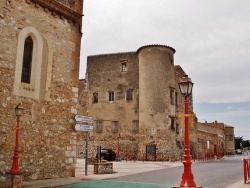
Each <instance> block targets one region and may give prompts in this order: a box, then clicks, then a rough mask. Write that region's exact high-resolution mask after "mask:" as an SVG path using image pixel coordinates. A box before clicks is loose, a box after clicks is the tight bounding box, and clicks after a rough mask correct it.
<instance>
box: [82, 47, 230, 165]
mask: <svg viewBox="0 0 250 188" xmlns="http://www.w3.org/2000/svg"><path fill="white" fill-rule="evenodd" d="M174 53H175V50H174V49H173V48H171V47H169V46H164V45H149V46H143V47H141V48H139V49H138V50H137V51H136V52H125V53H114V54H102V55H93V56H88V58H87V72H86V79H82V80H80V84H81V86H79V87H80V88H81V92H80V93H79V96H81V97H80V98H81V99H80V100H81V101H82V102H81V106H83V111H82V112H83V114H87V111H88V113H89V114H90V116H92V117H93V118H94V124H93V126H94V131H93V133H92V132H91V133H90V142H89V155H90V156H89V157H95V155H96V151H97V150H96V147H97V146H102V147H103V148H111V149H113V150H115V151H117V148H118V142H119V150H120V154H121V155H122V156H123V157H125V158H129V157H131V156H130V155H132V157H134V158H136V159H140V160H144V159H149V160H155V158H154V157H156V158H157V159H156V160H176V159H180V158H181V155H182V151H183V147H184V146H183V145H184V136H183V133H184V117H183V116H181V115H182V114H183V111H184V109H183V106H184V105H183V97H182V96H181V94H180V92H179V88H178V82H179V79H180V78H181V77H183V76H184V75H186V73H185V72H184V70H183V69H182V68H181V67H180V66H179V65H174ZM82 87H84V88H82ZM84 101H85V102H84ZM189 112H190V114H193V115H194V116H190V122H189V123H190V143H191V150H192V155H193V156H194V157H195V156H197V155H198V154H199V153H201V152H209V153H213V154H215V155H218V153H225V152H229V151H230V152H233V151H234V144H233V142H231V140H230V141H229V139H231V137H232V135H234V133H233V132H234V130H233V127H230V126H228V128H226V127H227V126H225V125H224V123H217V122H216V123H199V122H197V118H196V117H195V114H194V113H193V100H192V95H191V96H190V97H189ZM181 117H182V118H181ZM226 135H231V136H226ZM84 139H85V134H82V133H79V134H78V140H79V141H78V157H84V147H83V145H84V143H85V140H84ZM208 144H209V147H208ZM152 148H153V150H154V149H155V150H154V152H155V153H156V155H154V153H153V155H152V153H151V152H148V150H152ZM152 156H153V158H152Z"/></svg>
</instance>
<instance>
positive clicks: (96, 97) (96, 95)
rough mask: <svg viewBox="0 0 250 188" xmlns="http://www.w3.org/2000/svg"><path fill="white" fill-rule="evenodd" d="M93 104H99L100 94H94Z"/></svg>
mask: <svg viewBox="0 0 250 188" xmlns="http://www.w3.org/2000/svg"><path fill="white" fill-rule="evenodd" d="M93 103H98V93H93Z"/></svg>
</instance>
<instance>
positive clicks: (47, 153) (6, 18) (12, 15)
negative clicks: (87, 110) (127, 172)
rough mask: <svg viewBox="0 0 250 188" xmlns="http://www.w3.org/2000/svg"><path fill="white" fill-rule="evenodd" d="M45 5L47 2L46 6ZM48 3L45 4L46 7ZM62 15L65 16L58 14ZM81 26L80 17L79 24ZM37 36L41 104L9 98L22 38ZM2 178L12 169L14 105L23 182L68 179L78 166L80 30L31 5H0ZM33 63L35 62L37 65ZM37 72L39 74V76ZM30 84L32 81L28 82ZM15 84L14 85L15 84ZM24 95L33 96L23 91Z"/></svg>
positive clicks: (22, 0) (24, 98) (17, 95)
mask: <svg viewBox="0 0 250 188" xmlns="http://www.w3.org/2000/svg"><path fill="white" fill-rule="evenodd" d="M44 1H46V0H44ZM46 2H47V1H46ZM62 13H63V11H62ZM79 21H81V17H80V19H79ZM26 28H32V29H30V32H28V33H27V36H28V35H29V34H30V35H31V36H32V37H33V34H32V32H33V31H37V33H38V34H39V36H41V38H42V43H38V44H37V41H34V44H35V45H44V48H43V49H44V51H43V52H40V53H43V54H46V55H45V56H43V57H42V62H43V64H42V67H43V69H44V70H45V74H44V75H43V76H42V77H36V79H39V80H38V81H39V82H40V81H41V82H43V83H45V87H41V88H39V90H40V92H41V95H43V96H42V97H40V98H29V97H27V96H23V95H22V94H21V93H18V92H17V93H15V94H14V93H13V86H14V85H16V86H18V84H19V85H20V86H19V87H23V83H20V82H17V81H16V78H15V72H16V71H20V70H17V69H16V66H17V64H18V63H20V62H21V60H20V59H17V56H16V55H17V53H20V51H19V50H20V49H19V48H18V45H17V43H18V40H19V37H20V35H19V34H20V32H22V31H23V30H24V29H26ZM0 33H1V35H0V41H1V45H0V74H1V78H0V138H1V139H0V178H1V181H4V180H5V179H4V175H5V172H6V171H9V170H10V168H11V166H12V157H13V152H14V143H15V134H16V133H15V126H16V117H15V115H14V108H15V106H16V105H17V104H18V103H21V104H22V106H23V107H24V112H23V114H22V116H21V126H20V139H19V141H20V143H19V157H20V159H19V166H20V168H21V169H22V171H23V172H24V177H25V180H34V179H44V178H57V177H67V176H72V175H73V174H74V173H73V171H74V168H75V163H76V138H77V134H76V132H75V131H74V129H73V128H72V125H73V123H74V120H73V117H74V115H75V114H77V112H78V108H79V105H78V74H79V56H80V38H81V33H80V30H79V25H78V24H75V22H74V21H73V20H70V19H68V18H67V19H66V18H65V17H63V16H62V15H60V12H53V11H51V9H49V7H44V6H42V5H41V4H39V3H38V2H36V3H34V2H33V1H25V0H20V1H0ZM35 58H36V57H34V59H35ZM38 71H39V70H38ZM31 79H32V78H31ZM17 80H18V79H17ZM27 92H32V91H31V90H30V91H27Z"/></svg>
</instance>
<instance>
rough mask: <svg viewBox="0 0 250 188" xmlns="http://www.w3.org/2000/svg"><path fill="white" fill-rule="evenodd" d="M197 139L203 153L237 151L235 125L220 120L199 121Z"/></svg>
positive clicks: (199, 149)
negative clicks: (210, 121)
mask: <svg viewBox="0 0 250 188" xmlns="http://www.w3.org/2000/svg"><path fill="white" fill-rule="evenodd" d="M196 139H197V143H198V145H199V147H198V151H199V152H201V153H205V152H207V153H213V154H214V155H220V154H229V155H232V154H234V153H235V149H234V148H235V147H234V127H232V126H229V125H225V124H224V123H220V122H217V121H215V122H212V123H208V122H205V123H200V122H197V130H196Z"/></svg>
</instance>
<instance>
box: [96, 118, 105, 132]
mask: <svg viewBox="0 0 250 188" xmlns="http://www.w3.org/2000/svg"><path fill="white" fill-rule="evenodd" d="M102 131H103V122H102V121H97V122H96V129H95V132H96V133H102Z"/></svg>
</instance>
